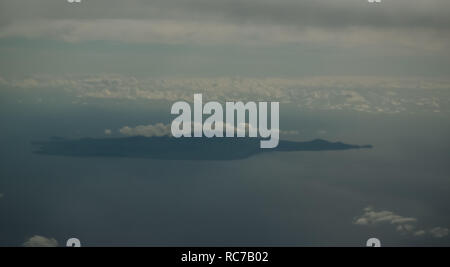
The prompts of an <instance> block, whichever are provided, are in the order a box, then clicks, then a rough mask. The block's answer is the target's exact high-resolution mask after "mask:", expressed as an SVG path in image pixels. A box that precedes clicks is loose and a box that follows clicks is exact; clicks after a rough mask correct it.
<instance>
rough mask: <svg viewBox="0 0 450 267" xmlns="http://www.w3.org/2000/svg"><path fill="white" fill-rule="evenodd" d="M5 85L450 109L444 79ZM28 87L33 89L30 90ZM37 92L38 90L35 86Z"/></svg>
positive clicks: (81, 92)
mask: <svg viewBox="0 0 450 267" xmlns="http://www.w3.org/2000/svg"><path fill="white" fill-rule="evenodd" d="M3 83H4V84H5V85H6V87H11V88H13V89H21V90H24V91H28V90H30V89H43V90H49V89H50V90H59V91H61V90H64V91H65V92H67V93H69V94H72V95H73V96H74V97H77V98H102V99H128V100H136V99H144V100H162V101H170V102H174V101H180V100H184V101H188V102H192V101H193V95H194V94H195V93H202V94H203V97H204V99H205V101H211V100H218V101H222V102H224V101H278V102H281V103H291V104H295V105H297V106H299V107H300V108H305V109H313V110H344V111H345V110H350V111H359V112H367V113H388V114H392V113H402V112H407V113H410V112H450V102H449V101H448V99H449V98H448V95H449V89H450V80H449V79H447V78H424V77H398V78H393V77H384V76H379V77H378V76H312V77H303V78H277V77H272V78H239V77H218V78H175V77H168V78H165V79H154V78H144V79H137V78H135V77H130V76H123V75H106V74H105V75H81V76H48V75H47V76H45V75H35V76H32V77H27V78H23V79H12V80H7V79H3ZM30 91H31V90H30ZM33 91H36V90H33Z"/></svg>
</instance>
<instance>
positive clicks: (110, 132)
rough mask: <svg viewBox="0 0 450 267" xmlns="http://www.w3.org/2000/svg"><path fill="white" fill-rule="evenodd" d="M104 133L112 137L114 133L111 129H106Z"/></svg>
mask: <svg viewBox="0 0 450 267" xmlns="http://www.w3.org/2000/svg"><path fill="white" fill-rule="evenodd" d="M104 133H105V135H111V134H112V131H111V129H105V131H104Z"/></svg>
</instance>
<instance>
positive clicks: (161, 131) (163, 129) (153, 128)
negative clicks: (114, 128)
mask: <svg viewBox="0 0 450 267" xmlns="http://www.w3.org/2000/svg"><path fill="white" fill-rule="evenodd" d="M119 132H120V133H121V134H123V135H127V136H145V137H153V136H170V135H171V131H170V125H164V124H163V123H156V124H154V125H152V124H150V125H139V126H136V127H134V128H132V127H129V126H125V127H123V128H121V129H120V130H119Z"/></svg>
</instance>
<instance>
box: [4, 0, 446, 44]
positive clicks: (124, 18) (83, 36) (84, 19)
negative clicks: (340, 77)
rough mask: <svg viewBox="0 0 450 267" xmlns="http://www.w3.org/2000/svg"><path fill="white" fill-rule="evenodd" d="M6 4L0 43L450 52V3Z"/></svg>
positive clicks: (159, 0) (101, 0) (179, 0)
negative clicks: (313, 45) (103, 42)
mask: <svg viewBox="0 0 450 267" xmlns="http://www.w3.org/2000/svg"><path fill="white" fill-rule="evenodd" d="M34 2H35V1H33V2H29V1H27V2H24V1H16V0H3V1H2V2H1V8H0V18H1V19H0V38H8V37H26V38H52V39H56V40H63V41H66V42H83V41H92V40H106V41H120V42H126V43H129V42H131V43H165V44H174V43H176V44H180V43H189V44H191V43H196V44H218V43H219V44H238V45H241V44H258V45H261V44H262V45H265V44H269V45H270V44H291V43H305V42H306V43H327V44H333V45H341V46H351V47H353V46H355V45H386V44H396V45H400V46H402V47H415V48H416V49H422V50H430V49H431V50H433V49H445V48H447V47H448V41H449V39H448V37H445V36H449V35H448V33H449V31H450V19H449V17H448V10H449V9H450V4H449V3H448V1H447V0H428V1H427V3H426V4H425V3H424V2H423V1H420V0H397V1H385V2H384V3H382V4H381V5H377V6H376V7H374V6H373V5H370V4H368V3H367V1H352V0H340V1H332V0H328V1H314V0H303V1H292V0H277V1H270V0H223V1H211V0H173V1H164V0H154V1H139V0H130V1H126V3H125V1H120V0H97V1H90V2H89V3H88V2H87V1H85V3H81V4H79V5H77V7H76V10H75V8H74V7H73V5H72V6H71V5H68V4H67V3H65V1H61V3H55V1H52V0H40V1H39V2H38V3H34Z"/></svg>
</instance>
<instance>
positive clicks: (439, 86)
mask: <svg viewBox="0 0 450 267" xmlns="http://www.w3.org/2000/svg"><path fill="white" fill-rule="evenodd" d="M449 11H450V2H449V1H448V0H427V1H421V0H382V2H381V3H369V2H368V1H367V0H152V1H143V0H127V1H120V0H82V1H81V2H80V3H68V2H67V1H66V0H58V1H55V0H33V1H26V0H0V125H2V131H0V144H1V146H2V147H4V148H5V149H2V150H1V151H0V246H11V245H12V246H64V245H65V241H66V240H67V238H69V237H79V238H80V239H81V241H82V244H86V245H93V246H95V245H131V246H133V245H154V246H157V245H275V246H277V245H281V246H282V245H292V246H298V245H344V246H345V245H361V244H365V241H366V240H367V239H368V238H369V237H374V236H375V237H379V238H380V239H381V240H382V244H387V245H413V246H414V245H443V246H448V245H450V239H449V238H450V237H449V228H450V217H449V214H450V210H449V208H448V207H449V205H448V203H449V201H450V200H449V198H448V196H449V195H450V180H449V177H450V176H449V174H450V169H449V167H448V159H449V156H450V143H449V142H448V136H449V134H450V127H449V126H448V125H449V124H448V116H449V114H450V53H448V51H449V48H450V17H449V16H448V14H449ZM196 93H202V94H203V98H204V100H205V101H211V100H217V101H219V102H221V103H222V102H225V101H277V102H280V114H281V115H280V125H281V126H280V132H281V138H282V139H285V140H291V141H310V140H313V139H316V138H320V139H324V140H328V141H332V142H335V141H342V142H344V143H348V144H356V145H366V144H370V145H373V148H372V149H364V150H351V151H325V152H317V153H316V152H314V153H312V152H286V153H268V154H264V155H255V156H252V157H249V158H246V159H242V160H235V161H220V160H219V161H212V162H208V163H205V162H204V161H189V160H187V161H176V160H155V159H135V158H127V157H124V158H104V157H92V158H79V157H78V158H77V157H70V156H58V155H51V156H49V155H39V154H36V153H34V152H35V151H34V147H33V145H32V144H33V142H35V141H48V140H49V139H51V138H52V137H62V138H68V139H70V140H72V139H74V140H79V139H83V138H97V139H99V140H104V139H110V138H130V137H135V136H145V137H147V138H153V137H155V136H156V137H161V136H166V135H168V134H167V133H168V129H169V126H170V123H171V120H172V119H173V117H172V116H171V115H170V106H171V105H172V104H173V103H174V102H176V101H187V102H189V103H191V102H192V101H193V95H194V94H196ZM125 140H126V139H125ZM169 152H170V151H169ZM172 152H173V151H172ZM330 221H333V224H330V223H329V222H330Z"/></svg>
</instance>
